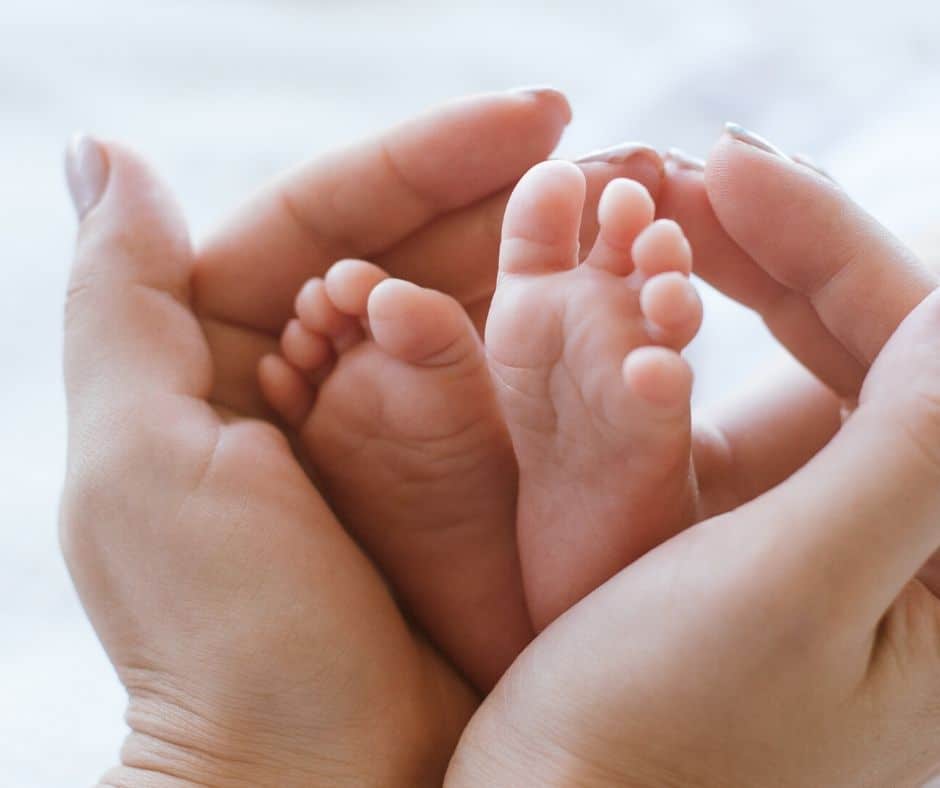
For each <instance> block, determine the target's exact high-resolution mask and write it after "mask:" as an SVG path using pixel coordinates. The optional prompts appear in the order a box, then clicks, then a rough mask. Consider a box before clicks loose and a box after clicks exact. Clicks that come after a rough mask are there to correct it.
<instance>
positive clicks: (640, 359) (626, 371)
mask: <svg viewBox="0 0 940 788" xmlns="http://www.w3.org/2000/svg"><path fill="white" fill-rule="evenodd" d="M623 379H624V383H625V384H626V386H627V388H628V389H629V390H630V391H632V392H633V393H634V394H636V396H638V397H639V398H640V399H641V400H643V401H644V402H645V403H646V404H648V405H650V406H652V407H654V408H660V409H663V410H666V411H669V412H671V413H674V414H679V415H680V416H684V415H685V414H687V413H688V411H689V409H690V405H689V402H690V399H691V396H692V369H691V367H690V366H689V365H688V362H686V361H685V359H683V358H682V357H681V356H680V355H679V354H678V353H676V352H675V351H673V350H669V349H668V348H663V347H641V348H637V349H636V350H634V351H632V352H631V353H630V354H629V355H628V356H627V357H626V358H625V359H624V362H623Z"/></svg>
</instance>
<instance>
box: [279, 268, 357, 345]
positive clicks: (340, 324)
mask: <svg viewBox="0 0 940 788" xmlns="http://www.w3.org/2000/svg"><path fill="white" fill-rule="evenodd" d="M294 308H295V309H296V311H297V317H298V318H299V320H300V322H301V324H302V325H303V327H304V328H305V329H307V331H310V332H311V333H314V334H321V335H323V336H326V337H329V338H330V341H331V342H332V343H333V347H334V349H335V350H336V352H337V353H342V352H343V351H344V350H346V349H347V348H349V347H350V346H351V345H353V344H355V343H356V342H358V341H359V340H361V339H362V338H363V337H364V336H365V335H364V332H363V330H362V324H361V322H360V320H359V319H358V318H356V317H353V316H351V315H347V314H344V313H343V312H341V311H340V310H339V309H338V308H337V307H336V305H335V304H334V303H333V301H332V299H331V298H330V296H329V294H328V293H327V290H326V283H325V282H324V281H323V280H322V279H319V278H316V279H310V280H309V281H308V282H307V283H306V284H305V285H304V286H303V287H302V288H301V289H300V292H299V293H298V294H297V298H296V300H295V302H294Z"/></svg>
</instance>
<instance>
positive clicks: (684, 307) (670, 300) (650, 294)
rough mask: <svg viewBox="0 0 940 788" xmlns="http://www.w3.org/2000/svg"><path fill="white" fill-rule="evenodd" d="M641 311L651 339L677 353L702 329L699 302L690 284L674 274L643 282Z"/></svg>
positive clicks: (685, 279)
mask: <svg viewBox="0 0 940 788" xmlns="http://www.w3.org/2000/svg"><path fill="white" fill-rule="evenodd" d="M640 310H641V311H642V313H643V317H645V318H646V320H647V323H648V324H649V327H650V333H651V334H652V335H653V339H654V340H656V341H657V342H662V343H664V344H666V345H669V346H670V347H672V348H674V349H676V350H679V349H681V348H683V347H685V346H686V345H687V344H688V343H689V342H691V341H692V339H693V338H694V337H695V335H696V334H697V333H698V330H699V328H701V326H702V299H701V298H700V297H699V294H698V291H697V290H696V289H695V286H694V285H693V284H692V281H691V280H690V279H688V278H687V277H686V276H684V275H683V274H681V273H678V272H676V271H670V272H668V273H665V274H657V275H656V276H654V277H653V278H652V279H649V280H647V281H646V282H644V284H643V287H642V288H641V290H640Z"/></svg>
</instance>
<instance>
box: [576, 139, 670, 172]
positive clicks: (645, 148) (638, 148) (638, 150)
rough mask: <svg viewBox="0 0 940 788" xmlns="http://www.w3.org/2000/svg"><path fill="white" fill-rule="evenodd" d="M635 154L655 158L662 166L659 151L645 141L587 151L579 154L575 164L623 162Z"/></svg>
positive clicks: (659, 165)
mask: <svg viewBox="0 0 940 788" xmlns="http://www.w3.org/2000/svg"><path fill="white" fill-rule="evenodd" d="M634 156H644V157H646V158H648V159H650V160H651V161H653V160H654V161H655V162H656V163H657V165H658V167H659V168H662V158H661V157H660V155H659V151H657V150H656V148H653V147H651V146H650V145H647V144H646V143H644V142H622V143H620V144H619V145H612V146H611V147H609V148H601V149H600V150H594V151H591V152H590V153H585V154H584V155H583V156H578V158H576V159H575V160H574V162H575V164H590V163H591V162H595V161H596V162H602V163H604V164H623V163H624V162H625V161H627V160H628V159H632V158H633V157H634Z"/></svg>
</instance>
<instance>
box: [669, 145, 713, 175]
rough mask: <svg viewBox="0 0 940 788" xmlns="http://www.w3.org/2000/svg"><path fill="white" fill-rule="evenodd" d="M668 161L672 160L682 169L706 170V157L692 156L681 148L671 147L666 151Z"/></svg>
mask: <svg viewBox="0 0 940 788" xmlns="http://www.w3.org/2000/svg"><path fill="white" fill-rule="evenodd" d="M666 161H671V162H672V163H673V164H675V165H676V167H678V168H679V169H680V170H696V171H698V172H704V171H705V159H700V158H699V157H698V156H692V155H690V154H688V153H686V152H685V151H684V150H680V149H679V148H670V149H669V150H667V151H666Z"/></svg>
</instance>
